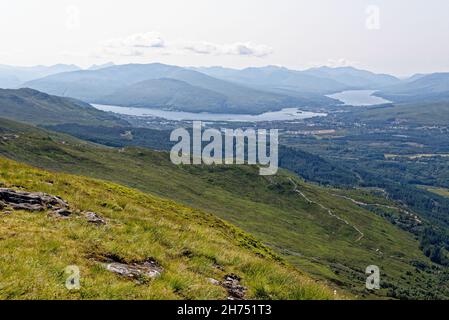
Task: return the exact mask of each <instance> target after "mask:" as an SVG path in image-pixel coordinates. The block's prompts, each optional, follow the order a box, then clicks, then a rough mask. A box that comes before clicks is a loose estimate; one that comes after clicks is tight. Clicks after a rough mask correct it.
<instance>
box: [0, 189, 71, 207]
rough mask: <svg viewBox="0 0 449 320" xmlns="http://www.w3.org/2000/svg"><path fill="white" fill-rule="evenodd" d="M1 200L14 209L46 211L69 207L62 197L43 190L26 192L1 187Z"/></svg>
mask: <svg viewBox="0 0 449 320" xmlns="http://www.w3.org/2000/svg"><path fill="white" fill-rule="evenodd" d="M0 201H2V202H3V203H4V204H6V205H8V206H10V207H11V208H13V209H14V210H27V211H44V210H55V211H56V210H61V209H67V208H68V207H69V205H68V203H67V202H65V201H64V200H62V199H61V198H60V197H57V196H51V195H49V194H46V193H43V192H25V191H16V190H12V189H6V188H0Z"/></svg>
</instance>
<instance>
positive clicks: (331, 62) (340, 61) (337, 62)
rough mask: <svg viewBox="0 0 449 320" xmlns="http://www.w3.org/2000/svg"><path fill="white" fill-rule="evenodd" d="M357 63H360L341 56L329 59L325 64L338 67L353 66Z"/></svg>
mask: <svg viewBox="0 0 449 320" xmlns="http://www.w3.org/2000/svg"><path fill="white" fill-rule="evenodd" d="M357 64H358V63H357V62H355V61H350V60H347V59H345V58H340V59H328V60H327V62H326V64H325V65H326V66H328V67H331V68H338V67H351V66H352V67H353V66H355V65H357Z"/></svg>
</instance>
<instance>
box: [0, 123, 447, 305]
mask: <svg viewBox="0 0 449 320" xmlns="http://www.w3.org/2000/svg"><path fill="white" fill-rule="evenodd" d="M0 127H1V128H3V133H2V135H3V136H4V137H10V138H7V139H6V140H3V141H2V142H1V144H0V154H2V155H4V156H7V157H9V158H12V159H16V160H19V161H23V162H28V163H31V164H35V165H37V166H39V167H44V168H49V169H53V170H58V171H66V172H71V173H76V174H83V175H88V176H91V177H95V178H102V179H106V180H110V181H114V182H118V183H121V184H124V185H128V186H131V187H134V188H137V189H140V190H142V191H145V192H150V193H153V194H156V195H159V196H163V197H165V198H169V199H173V200H176V201H177V202H180V203H184V204H187V205H189V206H192V207H195V208H198V209H202V210H204V211H207V212H211V213H214V214H216V215H218V216H219V217H221V218H223V219H225V220H227V221H229V222H231V223H233V224H235V225H237V226H239V227H240V228H242V229H244V230H245V231H246V232H249V233H251V234H253V235H254V236H255V237H256V238H257V239H259V240H261V241H263V242H264V243H265V244H267V245H269V246H270V247H271V248H272V249H273V250H275V251H276V252H277V253H278V254H281V255H282V256H283V257H284V258H285V259H286V260H287V261H289V262H290V263H292V264H294V265H295V266H296V267H298V268H300V269H302V270H306V271H307V272H310V273H312V274H314V275H315V276H316V277H319V278H321V279H325V280H328V281H332V282H333V283H334V284H336V285H338V286H339V287H340V288H341V289H342V290H344V291H346V290H348V291H351V292H353V293H355V294H357V295H360V296H362V297H363V296H371V295H372V294H374V295H376V296H383V297H385V296H391V297H396V298H429V297H440V298H441V297H446V296H448V292H447V286H446V285H441V284H440V280H439V276H438V274H441V273H442V272H443V271H442V270H440V269H439V267H437V266H435V265H433V264H432V263H431V262H430V260H429V259H428V258H426V257H425V256H424V255H423V254H422V253H421V251H420V250H419V244H418V241H417V240H416V239H415V238H414V237H413V236H412V234H410V233H407V232H405V231H403V230H401V229H400V228H399V227H397V226H394V225H393V224H390V223H389V222H388V221H387V220H385V219H384V218H383V215H386V214H388V215H397V216H399V218H398V219H407V217H405V216H404V214H403V213H402V211H401V210H399V209H391V208H390V209H385V210H387V211H388V212H386V213H385V212H383V213H382V211H380V212H379V211H374V212H373V211H371V210H368V208H367V207H365V206H360V205H358V204H356V203H355V202H353V201H351V200H350V199H345V198H343V197H341V195H347V194H348V193H347V192H346V191H344V190H337V189H328V188H323V187H318V186H315V185H311V184H307V183H305V182H304V181H301V180H300V179H298V178H297V177H296V176H294V175H292V174H291V173H289V172H286V171H282V172H280V173H279V174H278V175H277V176H274V177H261V176H259V175H258V170H257V168H255V167H249V166H174V165H172V164H171V162H170V161H169V158H168V154H166V153H164V152H154V151H151V150H148V149H139V148H125V149H113V148H106V147H101V146H96V145H92V144H89V143H86V142H83V141H80V140H77V139H74V138H71V137H70V136H65V135H62V134H56V133H52V132H49V131H44V130H40V129H36V128H32V127H28V126H23V125H18V124H14V123H11V122H9V121H1V126H0ZM125 164H126V165H125ZM303 195H304V196H305V197H304V196H303ZM351 197H353V198H354V197H358V199H359V200H361V201H362V200H363V201H364V202H366V203H380V202H382V203H385V201H386V200H384V199H382V198H380V197H379V196H375V195H372V194H369V193H365V192H358V191H351ZM387 204H389V205H390V206H391V207H394V206H396V204H394V203H389V202H387ZM362 234H363V237H361V235H362ZM371 264H375V265H378V266H379V267H380V268H381V270H382V274H383V289H382V290H380V291H378V292H375V293H372V292H368V291H367V290H366V289H365V286H364V285H365V274H364V271H365V268H366V267H367V266H368V265H371ZM416 266H419V268H420V269H419V270H418V269H417V267H416ZM429 286H430V287H431V288H432V290H434V291H433V293H432V290H429ZM431 295H433V296H431Z"/></svg>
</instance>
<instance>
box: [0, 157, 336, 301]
mask: <svg viewBox="0 0 449 320" xmlns="http://www.w3.org/2000/svg"><path fill="white" fill-rule="evenodd" d="M0 181H1V186H2V187H7V188H14V189H20V190H27V191H39V192H46V193H49V194H53V195H58V196H60V197H62V198H63V199H64V200H66V201H68V203H69V204H70V206H71V209H72V210H74V211H77V210H80V211H82V210H88V211H94V212H96V213H97V214H100V215H101V216H102V217H104V218H105V219H106V220H107V225H105V226H96V225H90V224H89V223H87V222H86V221H85V220H83V219H82V218H81V217H80V216H79V215H76V214H75V215H72V216H69V218H66V219H61V218H56V217H51V216H48V215H47V214H46V212H39V213H35V212H34V213H33V212H26V211H13V212H11V213H8V214H6V213H4V212H0V221H1V223H0V246H1V248H2V259H0V299H36V298H39V299H55V298H56V299H98V298H101V299H225V298H226V296H227V293H226V290H225V289H224V288H222V287H220V286H217V285H214V284H212V283H210V281H209V280H208V278H213V279H218V280H222V279H223V277H224V276H225V275H226V274H236V275H238V276H239V277H241V279H242V280H241V283H242V285H244V286H245V287H246V288H247V295H246V298H256V299H326V298H333V294H332V293H331V292H330V291H329V290H328V289H326V288H325V287H324V286H322V285H319V284H318V283H316V282H314V281H311V280H310V279H309V278H307V277H306V276H304V275H301V274H299V273H298V272H297V271H295V270H293V269H292V268H291V267H288V266H285V265H283V264H281V263H280V262H279V261H277V260H276V257H275V256H273V254H271V252H270V251H269V250H268V249H266V248H265V247H264V246H263V245H262V244H260V243H259V242H257V241H255V240H254V239H253V238H251V237H250V236H248V235H246V234H245V233H243V232H242V231H240V230H238V229H236V228H234V227H232V226H230V225H229V224H227V223H225V222H223V221H221V220H219V219H217V218H215V217H214V216H212V215H210V214H206V213H203V212H201V211H198V210H193V209H190V208H188V207H185V206H182V205H179V204H177V203H174V202H172V201H167V200H163V199H160V198H157V197H154V196H150V195H148V194H144V193H142V192H138V191H136V190H133V189H129V188H125V187H122V186H119V185H116V184H113V183H108V182H103V181H99V180H93V179H87V178H83V177H78V176H73V175H67V174H61V173H50V172H46V171H43V170H37V169H33V168H31V167H29V166H26V165H22V164H18V163H16V162H13V161H10V160H5V159H4V158H0ZM104 257H113V259H114V260H119V261H121V262H123V263H128V262H136V261H142V260H145V259H149V258H151V259H152V260H154V261H156V262H157V263H159V265H160V266H161V268H162V269H163V271H162V273H161V276H160V277H159V278H156V279H153V280H149V281H145V282H144V283H140V284H139V283H136V282H133V281H130V280H129V279H126V278H122V277H120V276H119V275H116V274H113V273H112V272H110V271H108V270H106V269H105V268H104V267H103V264H102V261H103V260H102V259H104ZM68 265H76V266H78V267H79V268H80V270H81V289H80V290H75V291H69V290H67V289H66V288H65V286H64V283H65V279H66V277H67V275H65V274H64V270H65V268H66V266H68Z"/></svg>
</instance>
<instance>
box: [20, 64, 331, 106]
mask: <svg viewBox="0 0 449 320" xmlns="http://www.w3.org/2000/svg"><path fill="white" fill-rule="evenodd" d="M150 80H151V81H150ZM24 86H26V87H30V88H33V89H36V90H39V91H43V92H47V93H50V94H54V95H58V96H67V97H74V98H77V99H81V100H83V101H87V102H92V103H100V104H116V105H122V106H133V107H152V108H165V109H177V110H183V111H210V112H221V113H226V112H233V113H261V112H265V111H271V110H279V109H282V108H287V107H302V106H307V105H311V104H314V103H316V102H314V100H313V99H312V98H309V97H299V96H293V95H287V94H282V93H275V92H268V91H265V90H260V89H255V88H252V87H250V86H245V85H242V84H238V83H234V82H230V81H225V80H221V79H218V78H214V77H211V76H208V75H207V74H205V73H201V72H197V71H195V70H190V69H186V68H181V67H177V66H171V65H164V64H159V63H153V64H128V65H120V66H111V67H106V68H102V69H99V70H81V71H75V72H69V73H61V74H56V75H51V76H48V77H45V78H42V79H38V80H33V81H30V82H28V83H26V84H25V85H24ZM317 98H318V99H319V100H320V103H322V102H323V101H326V102H327V103H328V104H330V103H335V100H332V99H329V98H324V97H321V96H318V97H317Z"/></svg>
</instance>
